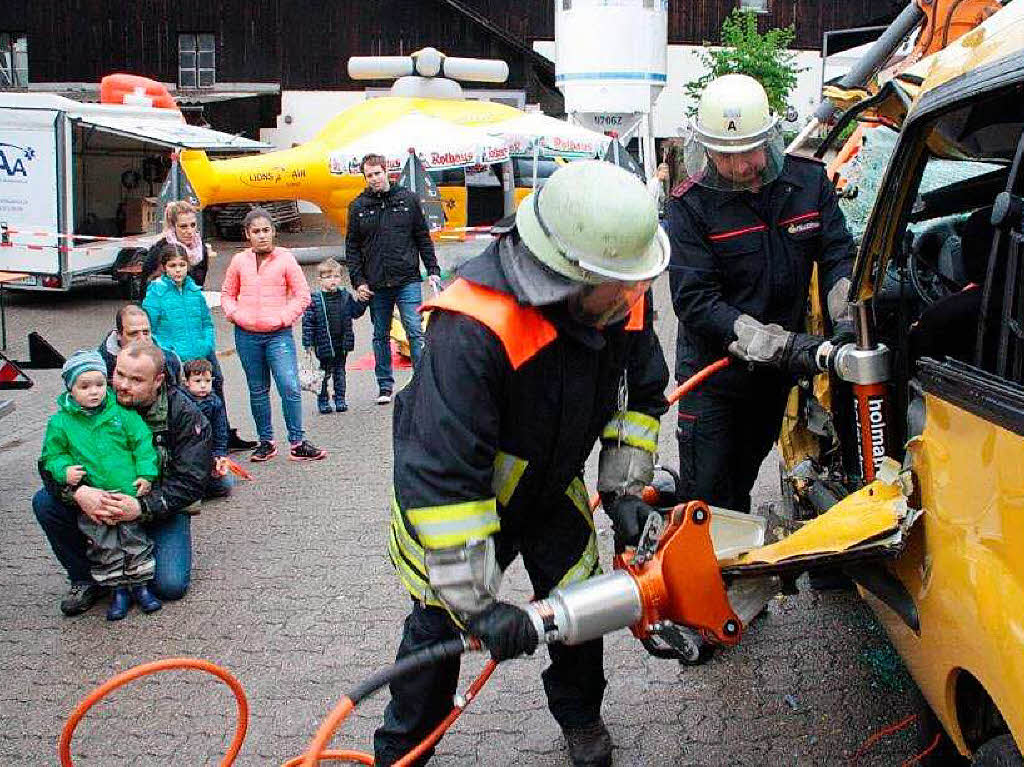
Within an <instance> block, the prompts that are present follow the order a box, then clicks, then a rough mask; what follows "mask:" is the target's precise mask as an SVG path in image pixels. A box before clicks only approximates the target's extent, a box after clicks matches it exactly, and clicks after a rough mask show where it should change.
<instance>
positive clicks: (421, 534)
mask: <svg viewBox="0 0 1024 767" xmlns="http://www.w3.org/2000/svg"><path fill="white" fill-rule="evenodd" d="M506 236H517V235H515V234H514V233H513V234H512V235H506ZM460 275H461V278H460V279H459V280H457V281H456V282H455V283H454V284H453V285H452V286H450V287H449V288H448V289H447V290H445V291H444V292H443V293H442V294H441V295H440V296H438V297H437V298H436V299H434V300H433V301H430V302H428V303H427V304H425V305H424V307H423V308H424V309H430V310H432V312H433V313H432V315H431V319H430V322H429V324H428V326H427V331H426V346H425V353H424V356H423V359H422V361H421V366H420V368H419V369H418V370H417V373H416V375H415V376H414V377H413V380H412V382H411V383H410V384H409V386H407V387H406V388H405V389H403V390H402V391H401V392H400V393H399V394H398V396H397V397H396V398H395V413H394V456H395V462H394V498H393V503H392V519H391V529H390V533H389V546H388V548H389V552H390V555H391V559H392V562H393V563H394V564H395V567H396V569H397V570H398V573H399V577H400V579H401V580H402V583H403V584H404V585H405V586H406V588H408V589H409V591H410V592H411V593H412V594H413V595H414V596H415V597H417V598H418V599H421V600H423V601H425V602H428V603H432V604H436V603H437V601H436V599H435V598H434V597H433V596H432V593H431V592H430V588H429V578H428V573H427V572H426V567H425V566H424V564H423V549H424V547H426V548H435V547H437V548H444V547H450V546H459V545H463V544H465V543H467V542H469V541H472V540H480V539H483V538H486V537H487V536H489V535H493V534H495V533H498V532H499V531H500V534H501V535H502V536H505V535H511V536H513V537H514V538H516V539H518V538H519V537H520V536H521V535H522V533H523V531H524V530H527V529H528V528H529V529H534V527H535V526H538V525H539V526H544V524H545V519H544V514H545V512H544V509H545V507H546V506H548V505H549V503H548V502H549V501H550V500H551V499H554V498H556V497H558V498H560V497H563V496H564V495H565V494H567V493H568V492H569V490H568V489H569V488H570V487H575V488H576V491H577V495H579V496H580V498H581V503H582V504H583V508H584V509H587V507H586V502H587V493H586V490H585V488H583V486H582V482H579V481H578V479H577V478H578V477H579V476H581V475H582V472H583V465H584V462H585V461H586V459H587V456H588V455H589V454H590V452H591V450H592V448H593V446H594V443H595V442H596V441H597V440H598V439H599V438H602V437H603V438H605V439H609V440H615V441H617V440H619V439H622V440H623V441H624V442H627V443H630V444H638V445H639V446H642V447H644V448H645V449H656V447H657V438H658V430H657V422H658V418H659V417H660V416H661V415H662V414H663V413H664V412H665V410H666V409H667V403H666V401H665V396H664V392H665V388H666V386H667V384H668V368H667V366H666V364H665V359H664V355H663V354H662V350H661V346H660V344H659V343H658V339H657V337H656V336H655V335H654V332H653V328H652V320H653V311H652V308H651V306H650V302H649V301H646V302H644V305H643V306H642V307H641V309H639V310H638V311H637V312H635V313H634V315H633V317H631V318H630V319H631V320H632V322H627V321H624V322H621V323H618V324H617V325H615V326H612V327H609V328H606V329H604V330H603V331H599V330H596V329H594V328H589V327H585V326H582V325H580V324H579V323H577V322H575V321H574V320H573V319H572V318H571V317H570V316H569V313H568V311H567V309H566V307H565V305H564V303H563V304H559V305H554V306H551V307H543V308H533V307H527V306H522V305H520V304H519V303H518V302H517V300H516V298H515V296H514V294H513V293H512V289H511V287H510V286H509V285H508V283H507V281H506V279H505V277H504V274H503V273H502V271H501V267H500V262H499V258H498V256H497V249H496V248H495V247H494V246H492V247H491V248H489V249H488V250H487V251H485V253H484V254H482V255H481V256H478V257H477V258H475V259H473V260H472V261H470V262H468V263H467V264H466V265H464V266H463V268H462V269H461V270H460ZM627 325H631V326H635V327H636V328H637V329H635V330H628V329H627ZM624 374H625V379H624ZM624 380H625V390H626V391H625V392H621V393H620V388H621V385H622V384H623V381H624ZM623 394H624V395H625V396H622V395H623ZM620 400H625V401H624V402H623V403H622V404H623V405H624V408H625V409H620ZM623 424H624V425H623ZM574 481H575V484H574ZM576 485H578V487H576ZM570 497H571V496H570ZM577 505H578V504H577ZM581 513H583V512H581ZM587 515H588V516H589V509H587ZM593 553H594V558H593V560H594V561H593V562H591V561H590V560H589V559H588V560H587V561H586V562H583V561H582V560H581V563H578V567H574V568H573V571H574V572H575V571H576V570H580V572H582V571H583V570H586V573H584V574H583V577H586V575H588V574H589V573H590V572H592V571H593V568H594V566H596V543H595V547H594V552H593ZM584 558H585V559H586V557H584ZM581 568H582V569H581ZM578 574H579V573H577V575H578ZM567 577H568V576H567Z"/></svg>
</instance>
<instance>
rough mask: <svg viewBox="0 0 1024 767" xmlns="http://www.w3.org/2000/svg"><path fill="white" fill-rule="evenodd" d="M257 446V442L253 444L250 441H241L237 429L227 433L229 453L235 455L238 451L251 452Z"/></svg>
mask: <svg viewBox="0 0 1024 767" xmlns="http://www.w3.org/2000/svg"><path fill="white" fill-rule="evenodd" d="M258 444H259V443H258V442H253V441H252V440H251V439H242V438H241V437H239V436H238V429H232V430H231V431H229V432H228V452H229V453H237V452H239V451H240V450H253V449H255V447H256V446H257V445H258Z"/></svg>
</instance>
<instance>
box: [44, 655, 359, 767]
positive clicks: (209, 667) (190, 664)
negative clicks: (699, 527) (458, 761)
mask: <svg viewBox="0 0 1024 767" xmlns="http://www.w3.org/2000/svg"><path fill="white" fill-rule="evenodd" d="M187 669H194V670H196V671H205V672H207V673H209V674H213V675H214V676H215V677H217V678H218V679H220V680H221V681H222V682H224V684H226V685H227V686H228V687H230V688H231V692H233V693H234V694H235V700H236V702H237V703H238V725H237V726H236V727H235V737H234V739H233V740H232V741H231V746H230V748H228V750H227V753H226V754H224V758H223V759H222V760H221V763H220V765H221V767H230V766H231V765H232V764H234V762H235V757H237V756H238V752H239V750H240V749H241V748H242V741H244V740H245V733H246V730H247V729H248V728H249V702H248V701H247V700H246V698H245V690H243V689H242V685H241V684H240V683H239V681H238V680H237V679H235V677H233V676H232V675H231V674H230V673H229V672H227V671H225V670H224V669H222V668H221V667H220V666H218V665H216V664H214V663H210V662H209V661H206V660H199V659H198V658H167V659H165V660H158V661H153V662H152V663H143V664H142V665H141V666H136V667H135V668H130V669H128V670H127V671H124V672H122V673H120V674H118V675H117V676H115V677H113V678H111V679H108V680H107V681H106V682H104V683H103V684H101V685H100V686H99V687H97V688H96V689H94V690H93V691H92V692H90V693H89V694H88V695H87V696H86V697H85V699H84V700H82V702H81V703H79V704H78V707H77V708H76V709H75V711H74V713H73V714H72V715H71V718H70V719H68V721H67V723H66V724H65V725H64V729H63V730H62V731H61V733H60V739H59V740H58V741H57V754H58V755H59V756H60V763H61V767H73V764H74V763H73V762H72V761H71V737H72V735H74V733H75V728H77V727H78V723H79V722H80V721H81V720H82V717H84V716H85V715H86V713H87V712H88V711H89V709H90V708H92V707H93V706H94V705H96V703H98V702H99V701H100V700H102V699H103V698H105V697H106V696H107V695H108V694H109V693H111V692H113V691H114V690H116V689H117V688H119V687H123V686H124V685H126V684H128V682H131V681H133V680H135V679H138V678H139V677H141V676H147V675H148V674H155V673H157V672H158V671H179V670H187ZM371 763H372V762H371Z"/></svg>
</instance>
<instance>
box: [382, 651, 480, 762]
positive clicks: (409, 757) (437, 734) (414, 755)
mask: <svg viewBox="0 0 1024 767" xmlns="http://www.w3.org/2000/svg"><path fill="white" fill-rule="evenodd" d="M497 667H498V663H497V661H495V660H489V661H487V665H486V666H484V670H483V671H481V672H480V674H479V676H477V678H476V679H474V680H473V683H472V684H471V685H470V686H469V689H467V690H466V694H465V696H464V698H465V700H464V701H462V702H459V703H456V704H455V706H453V707H452V710H451V711H449V712H448V716H446V717H445V718H444V720H443V721H442V722H441V724H439V725H437V727H435V728H434V730H433V731H432V732H431V733H430V734H429V735H428V736H427V737H426V738H424V740H423V741H422V742H421V743H420V744H419V745H418V746H416V748H414V749H413V750H412V751H410V752H409V753H408V754H406V755H405V756H403V757H402V758H401V759H400V760H398V761H397V762H396V763H395V767H408V765H411V764H413V763H414V762H415V761H416V760H417V759H419V758H420V756H422V755H423V752H425V751H426V750H427V749H429V748H430V747H432V746H433V745H434V744H435V743H437V741H439V740H441V736H442V735H444V733H445V731H446V730H447V729H448V728H449V727H451V726H452V725H453V724H454V723H455V720H456V719H458V718H459V717H460V716H462V712H463V711H465V710H466V707H467V706H469V704H470V703H472V702H473V698H475V697H476V696H477V693H479V692H480V690H481V689H482V688H483V686H484V685H485V684H487V680H488V679H490V678H491V674H493V673H494V669H496V668H497Z"/></svg>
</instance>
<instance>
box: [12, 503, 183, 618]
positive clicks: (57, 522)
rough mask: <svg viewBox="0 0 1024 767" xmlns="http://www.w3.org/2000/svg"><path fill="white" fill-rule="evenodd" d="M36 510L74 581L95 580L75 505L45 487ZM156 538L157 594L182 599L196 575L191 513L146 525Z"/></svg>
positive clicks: (154, 578)
mask: <svg viewBox="0 0 1024 767" xmlns="http://www.w3.org/2000/svg"><path fill="white" fill-rule="evenodd" d="M32 511H34V512H35V515H36V519H37V520H38V521H39V526H40V527H42V528H43V532H44V533H46V538H47V540H49V542H50V548H52V549H53V553H54V554H55V555H56V557H57V560H58V561H59V562H60V563H61V565H62V566H63V567H64V570H65V571H67V574H68V579H69V580H70V581H71V582H72V583H92V582H93V579H92V575H91V574H90V570H89V558H88V557H87V556H86V553H85V550H86V542H85V536H84V535H83V534H82V531H81V530H79V529H78V516H79V515H80V514H81V513H82V512H81V511H80V510H79V509H78V508H77V507H75V506H68V505H66V504H64V503H62V502H61V501H59V500H58V499H56V498H54V497H53V496H52V495H50V494H49V493H48V492H47V491H46V490H45V489H43V490H40V491H39V492H37V493H36V494H35V495H34V496H33V497H32ZM144 527H145V529H146V532H147V533H148V534H149V537H150V538H151V539H152V541H153V558H154V559H155V560H156V571H155V572H154V573H153V583H152V588H153V593H155V594H156V595H157V596H158V597H160V598H161V599H167V600H173V599H181V598H182V597H183V596H185V592H186V591H188V585H189V581H190V579H191V575H192V526H191V520H190V519H189V516H188V515H187V514H180V513H179V514H173V515H172V516H170V517H169V518H167V519H162V520H160V521H159V522H153V523H151V524H148V525H145V526H144Z"/></svg>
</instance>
